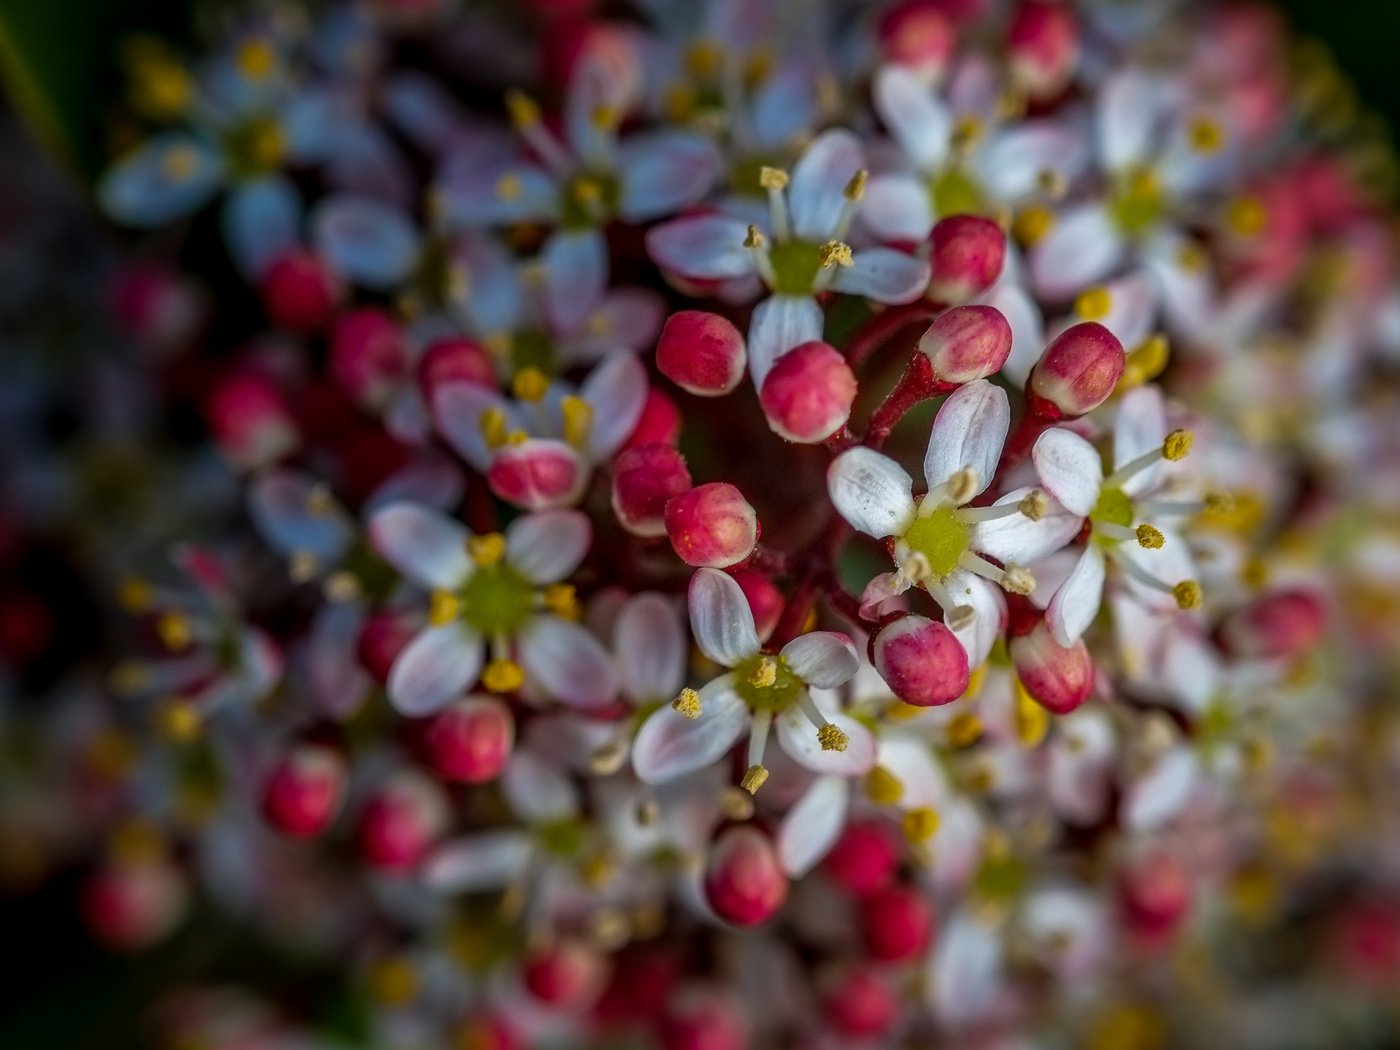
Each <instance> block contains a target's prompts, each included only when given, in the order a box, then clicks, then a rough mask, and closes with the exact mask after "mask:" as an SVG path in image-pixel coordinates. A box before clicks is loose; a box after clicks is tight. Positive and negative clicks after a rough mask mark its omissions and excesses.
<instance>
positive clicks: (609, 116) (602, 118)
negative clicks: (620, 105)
mask: <svg viewBox="0 0 1400 1050" xmlns="http://www.w3.org/2000/svg"><path fill="white" fill-rule="evenodd" d="M620 120H621V115H620V114H619V113H618V111H617V110H616V109H614V108H613V107H612V106H599V107H598V108H597V109H595V110H594V111H593V126H594V127H595V128H597V129H598V130H599V131H611V130H612V129H613V128H615V127H617V125H618V122H619V121H620Z"/></svg>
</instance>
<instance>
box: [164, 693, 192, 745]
mask: <svg viewBox="0 0 1400 1050" xmlns="http://www.w3.org/2000/svg"><path fill="white" fill-rule="evenodd" d="M202 721H203V720H202V719H201V717H200V714H199V711H198V709H197V708H196V707H195V706H194V704H192V703H191V702H190V701H189V699H187V698H186V697H183V696H173V697H171V698H170V699H169V700H167V701H166V702H165V703H163V704H161V705H160V707H159V708H158V709H157V711H156V727H157V729H159V731H160V733H161V735H162V736H164V737H165V738H166V739H167V740H172V741H174V742H176V743H180V744H185V743H189V742H190V741H191V740H193V739H194V738H195V737H196V736H198V735H199V727H200V724H201V722H202Z"/></svg>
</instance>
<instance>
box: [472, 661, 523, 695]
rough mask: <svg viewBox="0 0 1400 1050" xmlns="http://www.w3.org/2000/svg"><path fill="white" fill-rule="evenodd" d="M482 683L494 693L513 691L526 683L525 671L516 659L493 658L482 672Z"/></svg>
mask: <svg viewBox="0 0 1400 1050" xmlns="http://www.w3.org/2000/svg"><path fill="white" fill-rule="evenodd" d="M481 684H482V685H484V686H486V688H487V689H489V690H491V692H493V693H513V692H515V691H516V690H517V689H519V688H520V687H521V686H522V685H524V684H525V672H524V671H522V670H521V669H520V665H519V664H518V663H516V662H515V661H514V660H492V661H491V662H490V663H489V664H487V665H486V670H484V671H482V672H481Z"/></svg>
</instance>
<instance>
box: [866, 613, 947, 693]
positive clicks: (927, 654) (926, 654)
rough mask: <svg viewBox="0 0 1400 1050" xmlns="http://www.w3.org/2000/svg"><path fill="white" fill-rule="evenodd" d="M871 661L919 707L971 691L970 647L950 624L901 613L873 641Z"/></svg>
mask: <svg viewBox="0 0 1400 1050" xmlns="http://www.w3.org/2000/svg"><path fill="white" fill-rule="evenodd" d="M871 662H872V663H874V664H875V670H877V671H879V672H880V677H881V678H883V679H884V680H885V684H886V685H888V686H889V687H890V690H891V691H892V692H893V693H894V695H895V696H897V697H899V698H900V699H901V700H903V701H904V702H905V703H906V704H913V705H914V706H915V707H937V706H939V705H940V704H950V703H952V702H953V701H954V700H956V699H957V698H958V697H960V696H962V695H963V693H965V692H967V683H968V680H969V678H970V676H971V673H970V671H969V670H968V666H967V650H966V649H964V648H963V645H962V643H961V642H960V641H958V639H957V636H956V635H955V634H953V632H952V631H951V630H950V629H949V628H948V626H947V624H943V623H940V622H938V621H937V620H930V619H927V618H926V617H923V616H901V617H900V618H899V619H897V620H894V621H892V622H890V623H888V624H886V625H885V626H884V627H882V628H880V630H879V632H878V633H877V634H876V635H875V637H874V639H873V640H872V641H871Z"/></svg>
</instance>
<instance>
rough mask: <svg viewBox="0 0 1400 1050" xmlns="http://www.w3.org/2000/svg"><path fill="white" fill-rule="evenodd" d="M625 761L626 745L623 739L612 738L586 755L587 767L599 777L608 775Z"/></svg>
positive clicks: (619, 767)
mask: <svg viewBox="0 0 1400 1050" xmlns="http://www.w3.org/2000/svg"><path fill="white" fill-rule="evenodd" d="M626 761H627V745H626V742H625V741H622V740H613V741H611V742H610V743H607V744H604V745H603V746H602V747H599V748H596V749H595V750H594V752H593V753H592V754H591V755H589V756H588V768H589V769H591V770H592V771H593V772H594V773H597V774H598V775H599V776H600V777H610V776H612V775H613V774H614V773H616V772H617V771H618V770H619V769H621V768H622V764H623V763H624V762H626Z"/></svg>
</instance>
